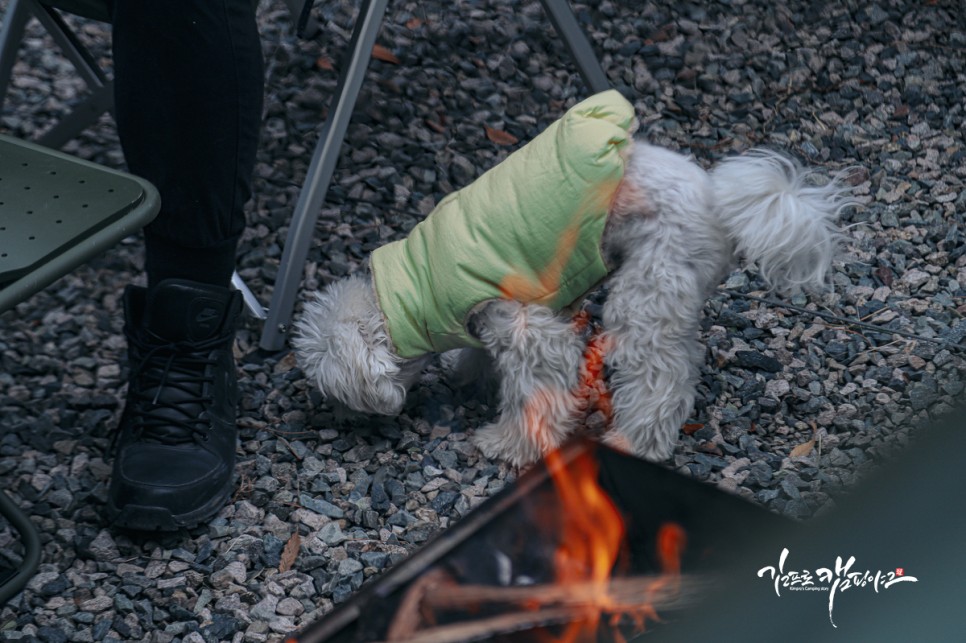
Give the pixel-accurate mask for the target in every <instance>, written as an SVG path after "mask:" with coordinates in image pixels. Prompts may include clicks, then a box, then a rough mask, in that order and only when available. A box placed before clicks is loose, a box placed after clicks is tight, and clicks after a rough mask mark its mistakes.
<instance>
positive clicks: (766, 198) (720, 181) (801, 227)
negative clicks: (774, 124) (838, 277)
mask: <svg viewBox="0 0 966 643" xmlns="http://www.w3.org/2000/svg"><path fill="white" fill-rule="evenodd" d="M711 179H712V183H713V186H714V199H715V207H716V208H717V212H718V215H719V217H720V218H721V221H722V222H723V223H724V225H725V228H726V229H727V231H728V234H729V236H730V237H731V239H732V241H733V242H734V244H735V249H736V251H737V253H738V255H739V256H742V257H744V259H745V260H746V261H748V262H754V263H757V264H758V267H759V270H760V271H761V275H762V276H763V277H764V278H765V280H766V281H768V283H769V285H771V286H772V287H773V288H776V289H779V290H794V289H796V288H807V289H814V290H819V289H821V288H822V287H824V286H825V285H827V284H826V279H827V276H828V271H829V268H830V267H831V263H832V259H833V257H834V255H835V251H836V248H837V246H838V245H839V241H840V236H841V235H840V233H839V229H838V226H837V223H836V222H837V219H838V217H839V214H840V213H841V211H842V209H843V208H845V207H848V206H850V205H852V204H853V203H854V202H853V200H852V199H851V198H850V192H849V189H848V187H847V186H846V185H845V184H844V183H843V182H842V180H841V179H842V177H841V176H837V177H833V178H832V179H831V180H827V181H824V182H823V181H821V180H820V179H819V178H818V177H817V176H816V175H815V173H814V172H811V171H809V170H806V169H804V168H802V167H801V166H800V165H799V164H798V163H796V162H795V161H793V160H791V159H789V158H787V157H785V156H782V155H781V154H778V153H775V152H771V151H767V150H755V151H752V152H750V153H748V154H745V155H743V156H737V157H733V158H729V159H726V160H723V161H722V162H721V163H719V164H718V165H717V166H715V168H714V169H713V170H712V172H711Z"/></svg>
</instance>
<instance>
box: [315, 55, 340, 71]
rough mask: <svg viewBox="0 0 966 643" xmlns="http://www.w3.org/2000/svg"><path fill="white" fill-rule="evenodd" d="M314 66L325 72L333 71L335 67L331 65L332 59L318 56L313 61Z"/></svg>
mask: <svg viewBox="0 0 966 643" xmlns="http://www.w3.org/2000/svg"><path fill="white" fill-rule="evenodd" d="M315 66H316V67H318V68H319V69H324V70H325V71H335V65H333V64H332V59H331V58H329V57H328V56H319V57H318V58H317V59H316V61H315Z"/></svg>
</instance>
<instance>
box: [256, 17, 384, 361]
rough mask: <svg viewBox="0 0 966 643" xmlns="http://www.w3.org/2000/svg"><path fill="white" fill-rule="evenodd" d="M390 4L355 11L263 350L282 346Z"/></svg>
mask: <svg viewBox="0 0 966 643" xmlns="http://www.w3.org/2000/svg"><path fill="white" fill-rule="evenodd" d="M388 2H389V0H365V2H363V3H362V7H361V8H360V9H359V17H358V18H357V19H356V24H355V28H354V29H353V31H352V39H351V41H350V43H349V59H348V61H347V64H346V67H345V69H344V70H343V71H342V76H341V78H340V79H339V84H338V86H337V87H336V90H335V96H336V99H335V101H334V103H333V105H332V106H331V108H330V111H329V117H328V118H327V119H326V122H325V125H324V126H323V127H322V135H321V137H320V139H319V142H318V144H316V147H315V152H314V153H313V155H312V162H311V164H310V165H309V169H308V174H307V176H306V183H305V185H303V186H302V191H301V193H300V194H299V200H298V203H296V205H295V213H294V214H293V215H292V221H291V223H290V224H289V229H288V237H287V238H286V240H285V249H284V251H283V252H282V261H281V264H280V265H279V271H278V277H277V278H276V280H275V290H274V291H273V292H272V300H271V302H270V304H269V307H268V318H267V320H266V322H265V328H264V329H262V338H261V341H260V343H259V345H260V346H261V348H262V349H264V350H268V351H277V350H279V349H281V348H282V346H283V345H284V344H285V335H286V332H287V331H288V325H289V323H290V322H291V318H292V311H293V310H294V308H295V296H296V294H297V292H298V287H299V283H300V282H301V278H302V271H303V269H304V267H305V259H306V257H308V254H309V245H310V244H311V242H312V238H313V237H314V236H315V223H316V221H317V220H318V218H319V210H320V209H321V208H322V203H323V202H324V201H325V195H326V192H328V190H329V183H330V182H331V181H332V174H333V172H335V166H336V162H337V161H338V159H339V152H340V151H341V148H342V141H343V139H344V138H345V133H346V129H347V128H348V127H349V119H350V118H351V117H352V110H353V108H354V107H355V104H356V99H357V98H358V97H359V89H360V88H361V87H362V80H363V78H364V77H365V74H366V68H367V67H368V66H369V59H370V58H371V57H372V47H373V45H375V44H376V36H377V35H378V33H379V27H380V26H381V25H382V19H383V16H384V15H385V13H386V5H387V4H388Z"/></svg>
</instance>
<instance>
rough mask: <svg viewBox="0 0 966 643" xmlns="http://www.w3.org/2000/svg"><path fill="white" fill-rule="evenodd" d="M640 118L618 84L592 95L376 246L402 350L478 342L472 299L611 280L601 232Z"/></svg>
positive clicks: (562, 298)
mask: <svg viewBox="0 0 966 643" xmlns="http://www.w3.org/2000/svg"><path fill="white" fill-rule="evenodd" d="M633 123H634V108H633V107H632V106H631V104H630V103H629V102H627V100H625V99H624V98H623V97H622V96H621V95H620V94H619V93H618V92H616V91H614V90H610V91H606V92H602V93H600V94H597V95H595V96H591V97H590V98H588V99H586V100H584V101H582V102H580V103H578V104H577V105H574V106H573V107H572V108H571V109H570V110H568V111H567V113H566V114H564V116H563V117H562V118H560V119H559V120H557V121H556V122H554V123H553V124H551V125H550V126H549V127H547V129H546V130H544V131H543V132H542V133H541V134H539V135H538V136H537V137H536V138H534V139H533V140H532V141H530V143H528V144H527V145H525V146H524V147H522V148H520V149H519V150H517V151H516V152H514V153H513V154H511V155H510V156H509V157H508V158H507V159H506V160H505V161H503V162H502V163H500V164H499V165H497V166H496V167H494V168H492V169H490V170H489V171H488V172H486V173H485V174H483V175H482V176H480V177H479V178H478V179H477V180H476V181H474V182H473V183H471V184H470V185H468V186H467V187H465V188H463V189H461V190H459V191H457V192H454V193H452V194H450V195H448V196H447V197H446V198H444V199H443V200H442V201H441V202H440V203H439V205H438V206H437V207H436V208H435V209H434V210H433V211H432V212H431V213H430V214H429V216H427V217H426V219H424V220H423V221H421V222H420V223H419V224H417V225H416V226H415V227H414V228H413V229H412V231H411V232H410V233H409V236H408V237H407V238H406V239H402V240H399V241H395V242H393V243H390V244H387V245H385V246H383V247H381V248H379V249H377V250H376V251H375V252H373V253H372V256H371V268H372V276H373V282H374V285H375V291H376V296H377V298H378V301H379V306H380V308H381V309H382V312H383V315H384V316H385V319H386V325H387V328H388V331H389V336H390V338H391V339H392V342H393V344H394V346H395V348H396V352H397V353H398V354H399V355H400V356H402V357H406V358H410V357H417V356H419V355H424V354H426V353H429V352H442V351H446V350H450V349H453V348H460V347H467V346H479V342H478V341H477V340H476V339H475V338H473V337H472V336H470V334H469V333H468V332H467V330H466V319H467V316H468V315H469V313H470V311H471V310H472V309H473V308H474V307H475V306H477V305H479V304H481V303H483V302H485V301H488V300H491V299H498V298H502V299H514V300H516V301H520V302H523V303H539V304H543V305H546V306H548V307H550V308H551V309H553V310H560V309H562V308H564V307H566V306H567V305H569V304H571V303H573V302H574V301H575V300H576V299H577V298H579V297H580V296H581V295H583V294H585V293H586V292H587V291H588V290H589V289H590V288H592V287H593V286H594V285H595V284H596V283H597V282H598V281H600V280H601V279H603V278H604V277H605V276H606V275H607V266H606V265H605V263H604V259H603V257H601V254H600V244H601V236H602V234H603V232H604V225H605V223H606V221H607V213H608V211H609V209H610V205H611V203H612V201H613V199H614V196H615V194H616V193H617V188H618V185H619V184H620V181H621V179H622V178H623V176H624V158H623V156H622V153H621V152H622V150H623V149H624V148H625V147H626V146H628V145H629V144H630V142H631V131H632V127H633Z"/></svg>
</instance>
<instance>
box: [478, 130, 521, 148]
mask: <svg viewBox="0 0 966 643" xmlns="http://www.w3.org/2000/svg"><path fill="white" fill-rule="evenodd" d="M484 127H485V129H486V137H487V138H488V139H490V140H491V141H492V142H494V143H496V144H497V145H516V144H517V143H518V142H519V141H520V139H518V138H517V137H516V136H514V135H513V134H510V133H509V132H504V131H503V130H501V129H494V128H492V127H486V126H484Z"/></svg>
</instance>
